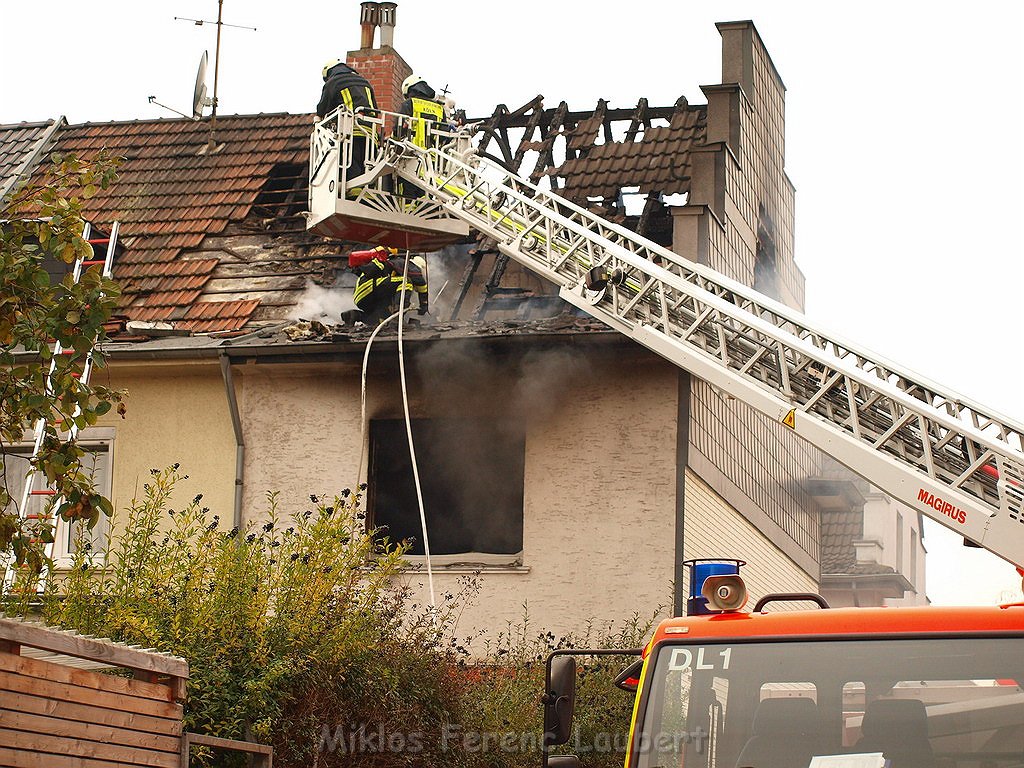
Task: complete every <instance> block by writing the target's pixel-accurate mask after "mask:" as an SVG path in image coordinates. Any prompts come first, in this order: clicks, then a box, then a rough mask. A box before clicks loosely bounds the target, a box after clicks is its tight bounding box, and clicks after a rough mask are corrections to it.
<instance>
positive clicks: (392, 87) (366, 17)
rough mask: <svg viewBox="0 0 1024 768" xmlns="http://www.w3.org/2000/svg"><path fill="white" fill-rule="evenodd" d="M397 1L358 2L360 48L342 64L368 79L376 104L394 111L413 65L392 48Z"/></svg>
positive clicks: (400, 101)
mask: <svg viewBox="0 0 1024 768" xmlns="http://www.w3.org/2000/svg"><path fill="white" fill-rule="evenodd" d="M397 7H398V4H397V3H376V2H374V3H360V6H359V31H360V39H359V45H360V47H359V50H357V51H349V52H348V55H347V57H346V59H345V63H346V64H348V65H349V66H350V67H352V69H354V70H356V71H357V72H358V73H359V74H361V75H362V76H363V77H365V78H366V79H367V80H369V81H370V85H372V86H373V92H374V94H375V95H376V96H377V106H379V107H380V108H381V109H383V110H385V111H387V112H396V111H397V110H398V106H399V105H400V104H401V103H402V81H403V80H405V78H407V77H408V76H409V75H411V74H412V67H410V66H409V65H408V64H406V63H405V59H403V58H402V57H401V56H399V55H398V52H397V51H395V49H394V48H392V47H391V46H392V43H393V41H394V35H395V17H396V10H397ZM377 26H379V27H380V43H379V44H378V47H376V48H374V47H373V39H374V32H375V30H376V27H377Z"/></svg>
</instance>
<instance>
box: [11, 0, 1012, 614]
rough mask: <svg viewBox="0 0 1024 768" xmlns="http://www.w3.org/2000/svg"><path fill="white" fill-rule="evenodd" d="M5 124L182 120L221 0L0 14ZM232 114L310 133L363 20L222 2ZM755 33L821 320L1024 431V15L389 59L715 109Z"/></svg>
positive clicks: (505, 80)
mask: <svg viewBox="0 0 1024 768" xmlns="http://www.w3.org/2000/svg"><path fill="white" fill-rule="evenodd" d="M3 6H4V7H3V15H2V18H3V27H4V32H5V34H4V46H3V47H2V49H0V71H2V72H3V73H4V78H3V79H4V85H3V88H2V91H0V123H11V122H20V121H23V120H25V121H30V120H42V119H46V118H50V117H57V116H58V115H61V114H63V115H65V116H67V118H68V119H69V120H70V121H71V122H84V121H107V120H127V119H139V118H153V117H173V115H172V114H171V113H170V112H167V111H166V110H162V109H160V108H158V107H156V106H153V105H150V104H148V103H147V97H148V96H150V95H153V96H156V97H157V100H158V101H160V102H163V103H164V104H168V105H170V106H172V107H176V108H177V109H180V110H182V111H188V110H189V108H190V104H191V94H192V87H193V82H194V77H195V71H196V65H197V64H198V61H199V57H200V54H201V53H202V51H203V50H204V49H205V50H209V51H210V55H211V77H210V87H211V90H212V55H213V48H214V39H215V28H214V27H213V26H211V25H205V26H196V25H194V24H192V23H189V22H186V21H175V20H174V18H173V17H174V16H181V17H190V18H199V19H207V20H209V19H214V18H216V11H217V3H216V0H178V1H177V2H163V1H161V2H145V3H143V2H137V1H136V2H128V1H127V0H94V1H93V2H91V3H81V2H71V1H70V0H50V2H47V3H46V4H45V14H44V13H40V12H39V11H38V9H40V8H42V7H43V6H42V5H33V4H29V3H12V2H5V3H4V4H3ZM224 11H225V21H227V22H230V23H234V24H240V25H246V26H254V27H257V31H256V32H252V31H248V30H245V29H231V28H226V29H225V30H224V33H223V42H222V51H221V67H220V80H219V97H220V110H219V111H220V113H221V114H233V113H252V112H307V111H312V109H313V108H314V106H315V104H316V101H317V98H318V96H319V91H320V85H321V83H320V68H321V66H322V64H323V62H324V61H325V60H327V59H329V58H335V57H337V58H343V57H344V54H345V51H347V50H349V49H353V48H356V47H358V42H359V29H358V24H357V20H358V2H357V1H356V0H341V1H339V0H335V1H334V2H313V1H312V0H292V1H291V2H287V3H281V2H267V1H265V0H225V2H224ZM736 19H753V21H754V23H755V25H756V26H757V29H758V31H759V33H760V35H761V37H762V39H763V40H764V42H765V44H766V46H767V48H768V50H769V52H770V53H771V55H772V58H773V60H774V62H775V65H776V67H777V69H778V70H779V73H780V74H781V76H782V79H783V81H784V82H785V84H786V86H787V146H786V157H787V165H786V170H787V172H788V174H789V176H790V179H791V180H792V181H793V183H794V185H795V186H796V189H797V226H796V255H797V262H798V264H799V265H800V267H801V268H802V270H803V271H804V274H805V275H806V276H807V313H808V315H809V316H810V318H811V319H812V320H814V321H816V322H818V323H819V324H820V325H821V326H823V327H824V328H825V329H828V330H832V331H835V332H836V333H838V334H840V335H842V336H844V337H847V338H849V339H851V340H853V341H856V342H859V343H860V344H862V345H863V346H866V347H868V348H870V349H874V350H876V351H878V352H880V353H882V354H883V355H885V356H886V357H889V358H892V359H893V360H896V361H899V362H900V363H902V364H904V365H905V366H907V367H909V368H910V369H911V370H915V371H918V372H919V373H921V374H923V375H925V376H927V377H928V378H931V379H934V380H935V381H938V382H940V383H942V384H944V385H946V386H948V387H950V388H952V389H954V390H957V391H959V392H962V393H963V394H965V395H967V396H968V397H970V398H972V399H975V400H978V401H980V402H982V403H985V404H987V405H989V406H990V407H992V408H994V409H995V410H997V411H1000V412H1003V413H1005V414H1007V415H1009V416H1011V417H1013V418H1015V419H1016V420H1018V421H1021V420H1024V394H1022V392H1024V388H1022V387H1021V380H1022V378H1024V356H1022V355H1021V345H1022V334H1021V328H1022V323H1021V294H1022V287H1024V266H1022V264H1024V260H1022V256H1024V246H1022V235H1021V219H1022V213H1024V192H1022V179H1024V148H1022V144H1024V141H1022V139H1024V119H1022V112H1024V107H1022V96H1024V94H1022V93H1021V82H1022V75H1024V54H1022V49H1024V46H1022V45H1021V41H1020V34H1021V29H1022V27H1024V24H1022V22H1024V4H1021V3H1018V2H1009V1H1007V2H994V1H993V0H975V2H972V3H956V4H954V3H934V2H906V1H904V2H892V1H891V0H890V1H889V2H878V1H877V0H861V1H860V2H856V3H822V2H781V1H779V0H760V1H758V2H753V1H748V2H704V3H698V2H694V0H685V1H684V0H674V1H652V2H646V3H638V2H584V1H572V2H565V1H562V2H552V1H551V0H548V1H547V2H540V1H539V0H518V1H517V2H516V3H508V4H506V3H501V4H499V3H485V2H473V1H472V0H448V1H447V2H425V1H424V0H399V5H398V25H397V28H396V32H395V47H396V48H397V50H398V51H399V52H400V53H401V54H402V56H403V57H404V58H405V59H406V60H407V61H408V62H409V63H410V64H411V65H412V66H413V67H414V68H415V69H416V71H417V73H418V74H420V75H422V76H424V77H426V78H427V79H428V80H429V81H430V82H431V84H433V85H434V86H435V87H441V86H444V85H446V84H447V85H448V86H449V88H450V89H451V90H452V92H453V95H454V96H455V98H456V100H457V101H458V103H459V106H462V107H465V108H466V109H467V111H468V112H469V113H470V114H471V115H478V114H481V113H484V112H489V111H490V109H491V108H492V107H493V105H494V104H495V103H496V102H504V103H506V104H508V105H509V106H510V107H516V106H519V105H520V104H522V103H524V102H525V101H527V100H528V99H530V98H532V97H533V96H535V95H537V94H538V93H541V94H543V95H544V96H545V97H546V99H547V101H548V103H549V104H557V102H558V101H560V100H562V99H564V100H566V101H568V102H569V105H570V107H572V108H574V109H588V108H592V107H593V106H594V104H595V103H596V101H597V99H598V98H599V97H601V98H605V99H608V100H609V102H610V103H611V105H612V106H613V107H624V106H632V105H634V104H635V103H636V101H637V99H638V98H639V97H641V96H646V97H647V98H648V99H649V101H650V102H651V103H652V104H658V105H662V104H670V103H672V102H674V101H675V99H676V98H678V97H679V96H681V95H685V96H686V97H687V98H688V99H689V100H690V101H691V102H693V103H703V102H704V101H705V99H704V96H703V94H702V93H701V91H700V88H699V86H700V85H701V84H714V83H718V82H720V81H721V69H720V67H721V44H720V37H719V35H718V32H717V30H716V29H715V26H714V23H715V22H716V21H730V20H736ZM944 534H945V531H944V530H942V529H940V528H938V527H937V526H934V525H932V526H929V527H928V528H927V533H926V539H925V543H926V546H927V547H928V549H929V551H930V553H931V556H930V557H929V573H928V580H929V590H928V591H929V594H930V596H931V597H932V598H933V600H935V601H936V602H944V603H948V602H961V601H965V600H972V601H978V602H985V603H991V602H993V601H995V600H997V599H999V597H1000V595H1001V593H1002V592H1003V591H1009V590H1018V589H1019V586H1020V583H1019V579H1018V578H1017V577H1016V575H1015V574H1014V573H1013V569H1012V568H1009V566H1006V565H1005V564H1002V563H1001V562H999V561H997V560H996V559H995V558H993V557H992V556H990V555H987V553H984V552H977V551H972V550H964V549H963V548H962V547H961V546H960V544H959V540H956V539H955V537H953V536H952V535H949V536H946V535H944Z"/></svg>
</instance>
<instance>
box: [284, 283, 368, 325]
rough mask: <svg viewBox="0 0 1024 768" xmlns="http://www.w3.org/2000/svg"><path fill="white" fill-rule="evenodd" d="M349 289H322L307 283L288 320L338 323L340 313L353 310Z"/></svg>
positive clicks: (353, 305)
mask: <svg viewBox="0 0 1024 768" xmlns="http://www.w3.org/2000/svg"><path fill="white" fill-rule="evenodd" d="M355 308H356V305H355V302H354V301H352V289H351V288H340V287H334V288H324V287H322V286H319V285H316V284H315V283H308V284H307V285H306V289H305V290H304V291H303V292H302V296H300V297H299V300H298V302H297V303H296V304H295V306H294V307H293V308H292V311H291V312H290V313H289V315H288V319H289V320H321V321H323V320H326V321H328V322H331V323H338V322H339V321H340V319H341V313H342V312H347V311H348V310H350V309H355Z"/></svg>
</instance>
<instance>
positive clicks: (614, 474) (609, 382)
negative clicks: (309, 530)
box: [235, 353, 678, 635]
mask: <svg viewBox="0 0 1024 768" xmlns="http://www.w3.org/2000/svg"><path fill="white" fill-rule="evenodd" d="M644 359H645V361H646V362H645V364H644V376H643V377H638V376H637V375H636V367H635V366H636V360H635V357H634V359H631V360H630V361H628V362H622V363H619V362H617V361H616V360H614V359H609V358H607V357H601V356H598V359H597V360H593V359H590V358H583V357H581V356H579V355H575V354H569V353H564V355H563V356H561V357H556V358H544V359H543V361H542V362H537V361H533V362H528V363H525V364H524V365H532V366H534V367H533V368H532V369H531V371H532V372H533V374H534V375H533V376H532V377H531V378H530V379H529V381H528V382H525V381H517V380H515V379H514V378H512V377H511V376H506V377H505V378H502V377H497V378H492V377H491V375H490V373H489V372H488V371H487V370H484V369H483V368H481V367H474V366H473V364H472V363H471V362H466V361H458V362H459V363H460V366H462V365H463V364H464V367H465V370H463V373H461V374H457V373H453V370H454V369H451V368H445V369H444V375H440V374H438V375H437V376H436V377H435V376H434V375H433V374H432V373H431V372H429V371H424V370H422V369H418V368H416V367H415V366H410V376H409V382H410V383H409V389H410V396H411V400H412V403H411V410H412V414H413V416H414V418H415V417H417V416H420V417H423V416H433V417H438V416H445V415H456V416H457V415H470V414H474V415H479V414H481V413H486V412H487V409H492V410H494V411H495V412H499V411H500V412H503V413H505V415H506V416H507V415H508V409H509V408H512V409H515V411H516V414H518V415H519V416H520V417H521V418H522V419H523V420H524V427H525V431H526V461H525V476H524V489H525V492H524V530H523V567H522V568H506V569H486V570H485V571H484V572H482V573H481V574H480V575H479V576H478V577H477V581H478V584H479V591H478V593H477V595H476V597H475V599H474V600H473V601H472V602H471V603H470V604H469V605H467V606H466V608H465V611H464V613H463V615H462V619H461V621H460V626H459V631H460V634H462V633H465V634H472V633H474V632H475V631H477V630H481V629H485V630H487V631H488V632H489V633H491V634H492V635H493V634H496V633H497V632H499V631H502V630H504V629H505V628H506V627H507V625H508V624H509V623H510V622H511V623H513V624H518V623H521V622H522V621H523V618H524V605H525V606H526V608H525V613H526V614H528V616H529V622H530V625H531V627H535V628H536V629H537V631H540V629H541V628H543V629H544V630H546V631H547V630H550V631H553V632H556V633H561V632H565V631H567V630H571V629H579V628H580V627H582V626H584V625H585V624H586V623H587V622H588V621H591V620H595V621H597V622H604V621H611V620H618V619H626V618H628V617H629V616H631V615H632V614H633V613H634V612H639V613H641V614H642V615H648V614H650V613H651V612H652V611H653V610H654V609H655V608H656V607H658V606H670V605H671V599H672V583H671V582H672V559H673V530H674V526H675V503H676V501H675V483H676V429H677V422H678V411H677V408H678V373H677V371H676V369H675V368H674V367H672V366H670V365H668V364H667V363H663V362H661V361H660V360H659V359H657V358H654V357H653V356H649V357H648V356H645V358H644ZM552 360H554V361H555V363H557V365H555V364H553V363H552ZM538 366H539V367H538ZM542 369H543V370H542ZM548 369H550V370H548ZM556 369H557V370H556ZM378 370H379V367H378ZM538 371H540V373H538ZM506 373H510V372H506ZM235 375H236V377H237V378H240V379H241V380H242V381H244V387H243V391H244V396H243V397H241V398H240V404H241V408H242V421H243V430H244V433H245V439H246V480H245V496H244V499H245V501H244V505H243V506H244V510H245V513H244V514H245V517H246V518H247V519H259V518H261V517H262V516H263V513H264V511H265V508H266V504H265V501H264V498H265V494H266V491H268V490H278V491H280V497H279V501H280V509H282V510H283V511H288V510H301V509H305V508H307V507H308V503H309V502H308V496H309V494H310V493H337V492H338V491H340V490H341V489H342V488H344V487H351V486H352V485H353V484H354V483H356V473H357V469H358V465H359V452H358V443H359V438H358V435H359V424H360V414H359V411H360V390H359V374H358V371H357V370H354V369H353V368H351V367H349V368H343V367H342V366H340V365H338V366H331V365H321V366H319V367H318V368H316V369H310V368H308V367H306V368H303V367H297V366H293V365H265V364H261V365H244V366H237V367H236V369H235ZM545 377H547V382H548V383H549V384H550V387H548V388H544V387H541V386H539V384H538V382H539V380H542V379H544V378H545ZM367 399H368V414H369V417H370V418H373V417H375V416H381V417H388V418H392V417H400V416H401V390H400V388H399V385H398V383H397V381H396V377H395V374H394V373H387V372H385V373H382V374H379V375H376V376H374V375H371V376H370V381H369V386H368V398H367ZM420 471H421V472H426V471H429V467H424V466H420ZM466 471H467V472H472V467H471V466H467V467H466ZM362 473H363V476H364V478H365V474H366V466H365V461H364V466H363V468H362ZM429 519H430V510H429V509H428V510H427V520H428V525H429ZM472 570H473V569H471V568H465V567H462V568H454V569H443V568H439V569H436V570H435V591H436V593H437V594H438V595H439V596H440V595H442V594H443V593H444V592H449V591H450V592H454V591H457V590H458V589H459V588H460V583H461V582H462V581H464V580H465V578H466V577H467V576H468V575H471V574H472ZM409 582H410V584H411V585H412V586H413V587H414V588H416V589H422V591H421V592H420V594H419V596H418V598H415V599H417V600H418V601H420V602H423V601H424V600H425V599H426V596H427V595H426V589H425V586H426V576H425V574H423V573H421V572H416V573H410V575H409ZM421 585H422V587H421Z"/></svg>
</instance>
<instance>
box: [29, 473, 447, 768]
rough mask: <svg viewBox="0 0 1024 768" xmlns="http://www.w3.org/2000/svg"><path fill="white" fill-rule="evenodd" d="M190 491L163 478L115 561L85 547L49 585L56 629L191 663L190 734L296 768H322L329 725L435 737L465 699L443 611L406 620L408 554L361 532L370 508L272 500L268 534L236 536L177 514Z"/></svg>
mask: <svg viewBox="0 0 1024 768" xmlns="http://www.w3.org/2000/svg"><path fill="white" fill-rule="evenodd" d="M181 477H182V476H181V475H180V474H179V471H178V467H177V466H175V467H173V468H171V469H168V470H165V471H161V472H158V471H156V470H154V471H153V476H152V478H151V480H150V482H149V483H148V484H147V485H146V486H145V489H144V490H145V495H144V498H143V499H142V500H141V501H136V502H133V504H132V505H131V507H130V508H129V509H128V511H127V513H126V515H125V516H124V519H123V520H119V519H116V518H115V521H114V525H113V528H114V529H115V530H118V531H119V533H118V534H117V535H116V537H115V538H114V540H113V541H112V542H111V546H110V548H109V549H110V554H109V555H108V557H107V558H106V559H105V562H104V563H102V564H94V562H93V558H92V557H90V555H89V554H88V553H87V550H86V548H85V547H83V548H82V549H81V550H80V553H79V554H78V555H77V557H76V560H75V563H74V567H73V568H72V570H71V571H70V572H69V574H68V575H67V576H65V577H64V578H61V579H54V580H51V588H50V593H49V595H48V596H47V599H46V600H45V601H44V607H43V614H44V615H43V618H44V620H45V621H47V622H48V623H51V624H58V625H61V626H65V627H70V628H74V629H77V630H79V631H81V632H87V633H89V634H94V635H99V636H106V637H111V638H113V639H115V640H119V641H122V642H127V643H134V644H140V645H144V646H151V647H156V648H159V649H160V650H162V651H166V652H169V653H173V654H176V655H179V656H182V657H184V658H185V659H187V660H188V662H189V665H190V668H191V669H190V674H191V677H190V679H189V682H188V699H187V703H186V707H185V727H186V729H188V730H191V731H196V732H200V733H208V734H212V735H216V736H221V737H225V738H234V739H255V740H258V741H264V742H267V743H272V744H274V746H275V748H276V750H275V751H276V752H277V758H276V761H275V762H278V763H279V764H281V765H284V766H287V765H309V764H310V761H311V759H312V758H313V755H314V752H315V750H316V747H317V742H318V740H319V737H320V735H321V729H322V727H323V725H324V724H330V725H331V727H332V728H333V727H334V726H341V727H342V728H343V729H349V728H350V726H352V725H357V724H367V725H368V726H371V727H376V726H377V724H378V723H382V724H383V725H384V726H386V727H387V728H388V729H389V730H397V731H413V730H425V731H427V730H429V731H436V730H437V728H438V725H437V724H438V723H440V722H441V720H442V717H443V714H444V712H445V711H447V710H449V709H451V707H452V702H453V700H454V699H455V697H456V695H457V688H456V686H455V675H454V671H455V665H454V659H451V662H452V663H451V664H449V658H450V656H451V654H450V653H449V652H448V651H447V650H446V649H444V648H442V647H441V642H440V638H441V630H442V628H443V627H445V626H447V624H448V623H449V618H448V615H447V613H446V610H447V609H446V608H444V607H442V608H441V610H440V611H439V612H438V613H437V614H436V615H430V614H427V613H422V612H421V613H420V614H419V615H413V614H412V613H411V612H410V611H409V610H408V608H407V605H408V603H409V601H408V600H407V596H406V594H405V593H404V592H403V591H402V589H401V588H399V587H398V586H396V583H397V578H396V577H398V576H399V574H400V571H401V568H402V565H403V559H402V558H403V553H404V549H403V547H402V546H401V545H396V544H393V543H391V542H389V541H387V540H386V539H383V540H382V539H380V538H377V537H374V536H373V535H370V534H367V533H366V532H365V531H364V528H365V523H364V521H363V518H364V515H363V513H362V512H360V511H359V504H358V503H359V497H358V494H354V493H350V492H347V491H346V492H345V494H344V496H343V497H342V498H335V499H331V500H326V499H318V498H317V497H310V502H311V504H310V508H309V509H308V510H306V511H305V512H303V513H301V514H297V515H295V516H291V517H288V518H282V517H281V516H280V515H279V514H278V511H277V504H276V497H275V496H274V495H270V496H269V510H268V514H267V522H266V523H265V524H262V525H257V524H252V525H249V526H247V527H246V528H244V529H243V530H237V529H231V530H225V529H224V528H223V527H222V526H221V524H220V520H219V518H218V516H217V515H212V516H211V515H210V511H209V510H208V509H207V508H206V507H203V506H202V497H201V496H196V497H195V498H194V499H192V501H191V503H189V504H188V505H187V506H185V507H184V508H183V509H173V508H170V506H169V505H170V501H171V497H172V493H173V490H174V486H175V484H176V483H177V482H178V480H180V479H181ZM450 602H452V601H449V603H450ZM449 667H450V668H451V672H449ZM328 757H329V758H330V759H327V760H322V761H321V764H323V765H330V764H334V763H332V762H331V760H334V759H336V762H337V764H341V762H342V758H343V755H340V754H338V755H336V756H334V757H331V756H328ZM353 757H354V758H356V759H352V758H353ZM348 758H349V759H347V760H345V764H346V765H356V764H359V762H360V760H359V759H358V758H359V756H358V755H356V756H348Z"/></svg>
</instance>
